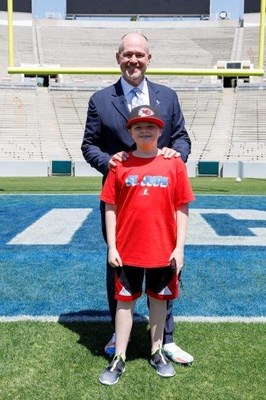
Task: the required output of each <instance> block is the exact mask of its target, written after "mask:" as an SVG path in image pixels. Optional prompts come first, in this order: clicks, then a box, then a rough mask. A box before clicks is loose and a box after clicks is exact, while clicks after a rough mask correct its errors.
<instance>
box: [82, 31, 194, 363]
mask: <svg viewBox="0 0 266 400" xmlns="http://www.w3.org/2000/svg"><path fill="white" fill-rule="evenodd" d="M116 59H117V62H118V64H119V66H120V69H121V72H122V77H121V78H120V79H119V80H118V82H116V83H115V84H113V85H111V86H109V87H107V88H104V89H102V90H100V91H98V92H96V93H94V94H93V95H92V96H91V98H90V100H89V106H88V113H87V121H86V127H85V132H84V138H83V142H82V146H81V149H82V152H83V156H84V158H85V160H86V161H87V162H88V163H89V164H90V165H91V166H92V167H94V168H96V169H97V170H98V171H99V172H101V173H102V174H103V180H104V179H105V177H106V175H107V173H108V171H109V168H110V167H115V166H116V161H122V160H125V159H127V157H128V152H130V151H132V150H133V149H134V141H133V139H132V138H131V136H130V134H129V132H128V130H127V126H126V124H127V119H128V116H129V112H130V111H131V109H132V107H134V106H135V105H137V104H138V105H139V104H149V105H151V106H152V107H155V108H157V109H158V110H159V113H160V115H161V118H162V119H163V120H164V123H165V126H164V129H163V132H162V135H161V137H160V138H159V141H158V147H159V148H161V149H162V152H163V154H164V157H165V158H169V157H173V156H175V157H176V156H181V157H182V159H183V161H185V162H186V161H187V158H188V155H189V154H190V149H191V142H190V138H189V136H188V133H187V131H186V128H185V121H184V117H183V114H182V111H181V109H180V105H179V101H178V98H177V95H176V93H175V92H174V91H173V90H172V89H170V88H168V87H166V86H163V85H159V84H156V83H153V82H150V81H149V80H148V79H147V78H146V77H145V72H146V69H147V67H148V65H149V63H150V60H151V54H150V51H149V45H148V40H147V38H146V37H145V36H143V35H141V34H139V33H129V34H126V35H125V36H124V37H123V38H122V39H121V42H120V45H119V49H118V52H117V54H116ZM136 91H137V94H136ZM100 208H101V217H102V231H103V236H104V238H105V239H106V232H105V218H104V211H105V204H104V203H101V205H100ZM106 280H107V294H108V302H109V309H110V314H111V318H112V323H113V325H114V323H115V311H116V301H115V299H114V270H113V268H112V267H111V266H110V265H109V264H108V262H107V273H106ZM173 331H174V320H173V314H172V301H169V302H168V315H167V319H166V324H165V332H164V350H165V352H166V354H167V355H168V356H169V358H171V359H172V360H173V361H174V362H177V363H180V364H191V363H192V362H193V357H192V356H191V355H190V354H189V353H187V352H185V351H183V350H182V349H181V348H180V347H178V346H176V344H175V343H174V341H173ZM105 352H106V353H107V354H110V355H113V354H114V352H115V336H114V335H113V337H112V339H111V340H110V341H109V342H108V344H107V345H106V346H105Z"/></svg>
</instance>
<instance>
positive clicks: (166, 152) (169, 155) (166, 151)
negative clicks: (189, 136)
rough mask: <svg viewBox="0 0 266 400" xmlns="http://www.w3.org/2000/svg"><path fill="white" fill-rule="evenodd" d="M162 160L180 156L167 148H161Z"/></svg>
mask: <svg viewBox="0 0 266 400" xmlns="http://www.w3.org/2000/svg"><path fill="white" fill-rule="evenodd" d="M161 154H162V155H163V157H164V158H172V157H180V156H181V154H180V153H178V151H176V150H175V149H170V148H169V147H163V148H162V153H161Z"/></svg>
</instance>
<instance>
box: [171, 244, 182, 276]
mask: <svg viewBox="0 0 266 400" xmlns="http://www.w3.org/2000/svg"><path fill="white" fill-rule="evenodd" d="M169 261H170V265H172V266H173V267H174V266H175V267H176V273H177V274H179V272H180V271H181V269H182V268H183V264H184V250H183V249H179V248H177V249H174V251H173V253H172V254H171V256H170V258H169Z"/></svg>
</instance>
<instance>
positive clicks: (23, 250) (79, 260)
mask: <svg viewBox="0 0 266 400" xmlns="http://www.w3.org/2000/svg"><path fill="white" fill-rule="evenodd" d="M265 200H266V199H265V197H263V196H203V195H200V196H197V200H196V201H195V202H194V203H193V204H192V205H191V219H192V218H194V217H193V213H194V212H196V211H197V210H198V209H200V215H201V218H202V219H201V220H200V221H202V223H203V224H205V225H204V226H205V227H208V229H209V232H210V235H209V236H208V234H206V229H205V228H204V230H203V234H204V232H205V239H204V235H203V236H202V238H203V239H202V240H207V242H206V243H205V244H200V243H199V244H198V243H197V244H193V243H194V242H193V240H192V239H191V240H190V242H189V241H188V244H187V246H186V257H185V268H184V271H183V275H182V277H183V284H184V289H183V290H181V291H180V293H181V294H180V298H179V299H178V300H177V301H176V302H175V305H174V315H176V316H188V317H193V316H205V317H217V316H226V317H228V316H229V317H230V316H239V317H258V316H259V317H260V316H265V315H266V307H265V304H266V302H265V299H266V296H265V287H266V285H265V270H266V257H265V245H264V246H263V245H262V243H263V242H264V243H265V244H266V229H265V228H266V221H265V211H266V201H265ZM89 208H91V209H92V212H90V213H89V214H88V216H87V217H86V218H84V220H83V221H82V223H80V225H79V226H78V228H75V229H73V232H72V234H71V237H70V239H69V241H68V242H66V243H64V244H53V243H50V244H42V243H41V240H42V238H43V237H45V233H46V232H40V233H41V237H40V238H37V237H36V238H35V237H34V235H33V234H32V232H36V229H37V230H38V226H39V224H40V221H42V218H43V217H45V216H47V214H48V213H49V211H53V210H59V214H60V210H63V209H68V211H67V212H68V214H67V215H68V216H69V218H68V217H67V218H66V221H65V228H64V229H62V227H61V228H60V226H58V235H62V236H64V237H65V236H67V233H66V230H67V229H66V228H68V227H69V225H71V223H72V222H73V221H72V219H71V213H72V211H71V210H79V209H85V210H86V209H89ZM204 210H206V212H204ZM220 210H222V211H221V213H220ZM230 210H232V212H231V211H230ZM237 210H238V211H237ZM241 210H245V211H244V214H243V213H242V214H241ZM247 210H249V211H247ZM254 211H255V212H259V214H258V218H256V217H254V215H255V216H256V215H257V214H254ZM236 212H237V213H240V214H239V216H238V214H234V213H236ZM242 215H244V217H242ZM45 221H46V225H45V226H46V227H47V232H48V233H47V235H48V234H49V232H50V228H51V225H53V223H55V222H53V220H52V221H50V222H49V220H48V219H47V220H45ZM40 226H41V225H40ZM197 226H198V228H197V229H198V232H196V233H197V235H196V236H198V237H199V238H201V226H200V224H199V225H197ZM32 227H35V231H34V230H32V229H31V228H32ZM36 227H37V228H36ZM42 227H43V225H42ZM29 228H30V229H29ZM42 229H43V228H42ZM60 229H61V230H60ZM0 232H1V233H0V274H1V281H0V299H1V300H0V317H12V316H21V315H28V316H60V315H61V316H64V315H70V316H71V315H83V314H84V313H85V314H86V315H87V316H91V317H93V316H97V317H108V315H109V314H108V308H107V299H106V288H105V256H106V247H105V243H104V242H103V239H102V236H101V227H100V214H99V198H98V196H94V195H1V196H0ZM22 233H23V234H24V236H22V237H21V236H20V234H22ZM192 233H193V232H192ZM37 236H39V235H37ZM25 237H26V238H27V237H29V238H30V240H32V241H33V243H35V242H36V243H35V244H32V243H31V244H27V243H24V242H23V241H24V240H26V239H25ZM228 237H229V240H230V243H229V244H222V243H224V242H223V240H228ZM37 239H38V240H37ZM14 240H15V242H13V241H14ZM16 240H18V242H17V243H16ZM19 240H20V241H19ZM217 240H218V242H219V241H221V244H219V243H218V244H217ZM136 313H137V314H139V315H141V316H145V315H147V306H146V299H145V296H143V297H142V298H141V299H140V300H139V301H138V303H137V306H136Z"/></svg>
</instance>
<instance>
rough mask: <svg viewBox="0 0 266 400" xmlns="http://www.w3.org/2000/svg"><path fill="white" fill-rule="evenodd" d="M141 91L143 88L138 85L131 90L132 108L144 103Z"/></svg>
mask: <svg viewBox="0 0 266 400" xmlns="http://www.w3.org/2000/svg"><path fill="white" fill-rule="evenodd" d="M140 92H141V90H140V89H139V88H138V87H136V88H134V89H132V90H131V91H130V94H131V95H132V99H131V109H132V108H135V107H138V106H141V105H142V104H143V101H142V98H141V96H140Z"/></svg>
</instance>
